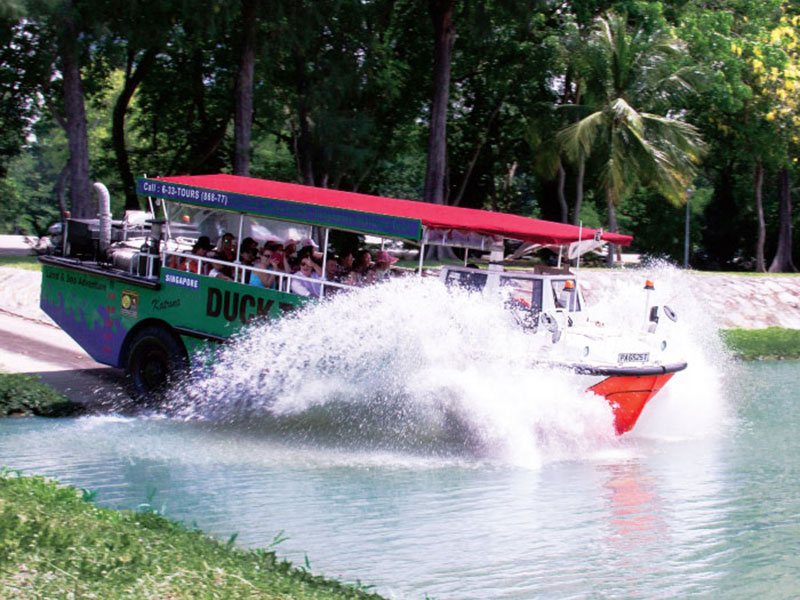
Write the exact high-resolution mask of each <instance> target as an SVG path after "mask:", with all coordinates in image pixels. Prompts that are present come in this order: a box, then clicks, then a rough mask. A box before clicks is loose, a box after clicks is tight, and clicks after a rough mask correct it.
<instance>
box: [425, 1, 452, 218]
mask: <svg viewBox="0 0 800 600" xmlns="http://www.w3.org/2000/svg"><path fill="white" fill-rule="evenodd" d="M454 5H455V0H428V11H429V13H430V16H431V19H432V21H433V31H434V46H433V102H432V103H431V125H430V132H429V134H428V164H427V168H426V171H425V191H424V193H423V200H425V202H432V203H433V204H444V178H445V170H446V166H447V107H448V104H449V99H450V63H451V59H452V51H453V42H454V41H455V38H456V31H455V27H454V26H453V6H454Z"/></svg>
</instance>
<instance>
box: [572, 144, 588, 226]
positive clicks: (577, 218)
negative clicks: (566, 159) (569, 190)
mask: <svg viewBox="0 0 800 600" xmlns="http://www.w3.org/2000/svg"><path fill="white" fill-rule="evenodd" d="M585 174H586V158H585V157H584V156H583V154H581V157H580V158H579V159H578V173H577V175H576V176H575V207H574V209H573V211H574V212H573V213H572V224H573V225H579V224H580V222H581V205H582V204H583V178H584V175H585Z"/></svg>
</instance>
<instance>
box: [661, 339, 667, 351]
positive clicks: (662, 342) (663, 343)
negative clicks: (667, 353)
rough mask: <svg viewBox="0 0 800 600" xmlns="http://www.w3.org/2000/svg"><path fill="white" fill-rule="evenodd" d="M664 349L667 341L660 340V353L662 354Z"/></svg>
mask: <svg viewBox="0 0 800 600" xmlns="http://www.w3.org/2000/svg"><path fill="white" fill-rule="evenodd" d="M666 349H667V340H661V351H662V352H663V351H664V350H666Z"/></svg>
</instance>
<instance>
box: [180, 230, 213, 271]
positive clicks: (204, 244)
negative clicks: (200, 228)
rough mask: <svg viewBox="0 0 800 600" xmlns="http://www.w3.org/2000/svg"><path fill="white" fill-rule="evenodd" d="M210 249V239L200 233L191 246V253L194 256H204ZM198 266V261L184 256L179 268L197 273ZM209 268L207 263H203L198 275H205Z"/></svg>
mask: <svg viewBox="0 0 800 600" xmlns="http://www.w3.org/2000/svg"><path fill="white" fill-rule="evenodd" d="M210 251H211V240H210V239H209V238H208V236H207V235H201V236H200V237H199V238H197V241H196V242H195V243H194V246H192V254H193V255H195V256H200V257H205V256H207V255H208V253H209V252H210ZM199 268H200V261H199V260H193V259H191V258H184V259H183V260H182V261H181V264H180V269H181V270H182V271H188V272H189V273H197V272H198V270H199ZM208 270H209V264H208V263H205V264H204V265H203V269H202V271H203V272H202V273H200V275H206V274H207V273H208Z"/></svg>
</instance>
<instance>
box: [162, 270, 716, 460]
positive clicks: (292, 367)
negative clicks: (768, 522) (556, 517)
mask: <svg viewBox="0 0 800 600" xmlns="http://www.w3.org/2000/svg"><path fill="white" fill-rule="evenodd" d="M685 277H686V276H685V275H682V274H680V273H679V272H678V271H677V270H675V269H669V268H666V267H661V273H660V275H659V279H661V281H662V283H661V287H662V288H663V289H665V291H668V290H669V289H670V288H671V287H672V286H677V287H678V288H680V291H678V292H676V293H675V296H676V298H675V300H676V301H673V308H675V309H676V310H678V311H679V312H684V310H685V312H684V314H685V315H686V318H684V319H682V320H681V321H679V323H677V324H676V330H677V331H676V332H675V333H676V337H677V338H679V342H680V343H681V344H684V343H686V342H688V345H689V348H690V352H689V354H690V356H689V360H690V361H692V369H691V370H690V371H687V372H686V374H687V375H689V379H690V380H691V381H693V382H694V385H696V384H697V381H698V380H699V379H702V381H703V389H704V390H706V392H708V391H709V385H708V381H709V377H708V372H707V371H708V369H711V371H713V370H714V366H713V363H714V361H713V359H711V360H706V359H704V358H703V357H704V356H707V355H709V353H710V354H711V355H713V356H718V351H720V350H718V349H717V348H714V347H710V346H709V344H711V345H712V346H713V342H709V340H711V339H712V338H714V339H715V338H716V330H713V333H711V334H709V336H706V334H705V333H703V335H702V336H701V337H702V339H701V340H698V339H696V338H695V336H694V334H695V333H696V332H697V330H698V326H697V323H696V321H695V319H696V318H697V317H696V316H695V315H694V314H693V313H692V306H693V305H692V303H691V302H688V303H686V302H685V301H686V298H687V296H689V295H690V294H688V293H687V289H686V288H687V287H690V286H687V283H686V280H685ZM633 279H634V277H633V276H632V277H631V281H630V282H629V281H627V278H626V277H625V276H622V277H620V276H618V275H615V276H614V277H611V278H609V280H610V281H611V280H613V284H612V285H611V286H610V287H607V288H606V289H600V288H599V287H598V288H597V289H596V290H595V291H594V294H593V295H594V300H595V302H598V304H600V305H601V306H603V307H605V308H603V311H604V314H603V318H604V319H605V320H606V321H607V322H609V323H613V322H614V321H615V320H617V321H621V322H624V321H625V320H626V319H629V318H630V314H631V313H632V310H633V308H632V305H631V302H633V303H639V304H640V303H641V301H642V295H641V291H640V290H633V291H634V293H632V294H629V293H628V292H630V291H632V290H629V289H628V288H629V287H631V286H633V285H636V284H634V283H633ZM635 279H636V282H637V284H638V287H639V288H640V287H641V281H640V280H641V274H639V275H637V276H636V277H635ZM629 298H634V299H635V300H631V301H628V300H627V299H629ZM684 304H686V306H684ZM708 331H709V332H711V331H712V329H708ZM690 334H691V335H690ZM530 352H531V340H530V337H529V334H526V333H524V332H523V331H522V330H521V329H520V328H519V327H517V325H516V324H515V323H514V322H513V320H512V318H511V316H510V314H509V313H508V312H506V311H504V310H502V309H501V307H500V306H498V305H497V303H495V302H493V301H491V300H490V299H487V298H484V297H483V296H481V295H476V294H469V293H467V292H464V291H447V290H446V289H445V288H444V287H443V286H441V284H440V283H439V282H438V281H433V280H418V279H415V278H414V279H408V280H398V281H394V282H392V283H389V284H386V285H381V286H374V287H371V288H366V289H363V290H359V291H357V292H355V293H350V294H343V295H339V296H336V297H334V298H333V299H332V300H330V301H327V302H323V303H320V304H318V305H316V306H312V307H309V308H307V309H304V310H301V311H298V312H297V313H295V314H292V315H289V316H287V317H285V318H283V319H281V320H278V321H274V322H268V323H264V324H262V325H260V326H256V327H251V328H249V329H248V330H246V331H245V332H243V333H242V334H241V335H240V336H239V337H237V339H236V340H235V341H234V342H233V343H232V344H228V345H226V346H225V347H223V348H222V349H221V350H220V351H219V355H218V356H217V357H216V359H215V361H214V362H213V364H212V365H211V366H210V367H207V368H205V369H204V371H203V372H197V373H194V374H193V376H192V378H191V379H190V380H189V381H187V382H185V383H184V384H183V385H180V386H178V387H177V388H176V390H175V391H174V393H173V397H172V401H171V403H170V405H171V412H172V413H173V414H174V415H176V416H179V417H182V418H185V419H203V420H208V421H212V422H215V423H227V424H236V426H238V427H244V428H246V429H248V430H251V431H258V432H259V434H260V435H267V436H277V437H280V438H281V439H286V440H291V441H292V442H294V443H298V444H305V445H308V446H323V447H325V446H327V447H334V448H339V449H350V450H359V451H361V450H364V449H372V450H375V451H386V450H391V451H401V452H411V453H416V454H422V455H434V456H436V455H438V456H442V457H446V456H450V457H452V456H470V457H474V458H476V459H479V460H489V461H500V462H502V463H505V464H508V463H510V464H515V465H521V466H526V467H531V466H538V465H541V464H542V463H543V462H550V461H553V460H563V459H570V458H576V457H585V456H587V455H591V454H592V453H594V452H608V451H609V449H616V448H619V446H620V444H621V443H623V442H620V440H619V439H617V438H615V436H614V435H613V425H612V422H613V417H612V413H611V409H610V408H609V406H608V405H607V404H606V403H605V401H603V400H601V399H599V398H598V397H596V396H594V395H593V394H591V393H587V392H586V391H585V388H586V382H585V381H583V380H582V379H583V378H581V377H580V376H576V375H573V374H571V373H566V372H563V371H554V370H549V369H546V368H542V367H537V366H535V365H532V364H531V360H530ZM695 364H696V365H697V366H695ZM693 374H696V376H694V377H693ZM682 376H683V374H680V377H677V376H676V378H674V380H673V382H671V383H670V384H669V386H668V388H673V389H672V390H670V392H669V393H667V390H665V391H664V392H662V395H665V396H666V399H665V400H664V404H668V405H670V406H671V409H670V410H674V411H677V412H682V413H683V415H684V416H685V414H686V412H685V409H686V406H685V405H686V404H687V402H688V403H689V404H691V406H692V410H693V411H694V412H695V413H696V412H697V409H698V403H697V398H696V396H697V393H696V392H698V390H695V389H693V388H692V387H691V385H689V387H688V388H687V384H685V383H681V382H680V380H681V378H682ZM712 379H713V378H712ZM710 395H711V396H712V397H713V398H714V399H716V398H717V391H716V390H711V391H710ZM708 396H709V394H707V393H706V394H704V398H703V399H702V402H701V403H702V404H703V405H704V406H707V405H709V404H711V405H714V402H711V403H709V399H708ZM658 402H659V403H660V402H661V397H659V398H658ZM704 410H706V409H704ZM659 412H660V413H661V412H663V411H659ZM706 412H707V415H706V416H705V417H706V418H704V419H695V420H694V421H693V424H694V426H695V428H697V427H699V430H701V431H702V432H703V433H707V432H708V431H709V427H710V426H709V423H712V422H713V418H712V416H713V413H714V412H715V411H714V410H706ZM669 418H670V415H667V416H666V417H665V416H663V415H662V416H661V417H660V418H658V419H648V423H647V426H646V430H647V431H648V432H650V434H651V435H655V436H659V435H664V436H666V435H682V434H685V433H686V432H687V429H686V428H685V427H683V426H680V425H679V426H678V429H677V430H673V429H672V428H670V427H667V428H664V426H663V423H664V421H665V420H669ZM676 423H679V422H678V421H676ZM690 433H691V432H690ZM695 433H697V432H695ZM639 435H641V434H639Z"/></svg>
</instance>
